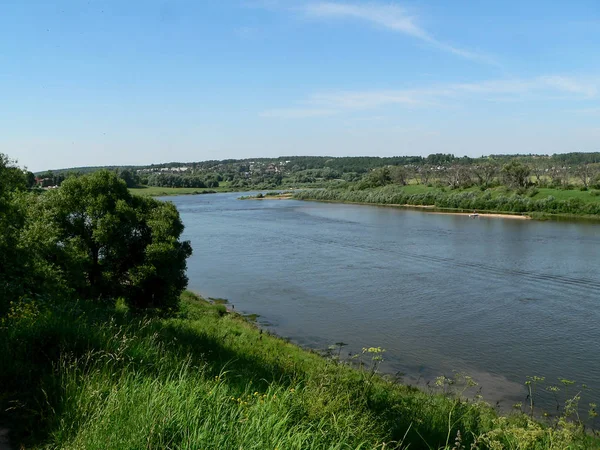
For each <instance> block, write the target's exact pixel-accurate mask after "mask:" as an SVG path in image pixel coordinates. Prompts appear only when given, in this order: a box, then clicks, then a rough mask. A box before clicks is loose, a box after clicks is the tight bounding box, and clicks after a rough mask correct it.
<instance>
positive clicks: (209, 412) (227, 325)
mask: <svg viewBox="0 0 600 450" xmlns="http://www.w3.org/2000/svg"><path fill="white" fill-rule="evenodd" d="M18 311H19V312H18V314H13V315H12V316H11V317H10V318H9V319H6V320H5V321H4V322H3V326H2V328H0V351H2V354H3V357H4V361H3V362H4V364H3V365H1V366H0V386H2V388H1V391H0V392H1V395H0V406H1V407H2V409H1V411H2V413H1V415H0V421H2V422H4V423H8V424H9V425H10V427H11V429H12V431H13V436H15V437H16V438H17V439H16V442H15V444H23V445H24V446H25V447H27V448H61V449H84V448H85V449H107V448H108V449H111V448H115V449H120V448H128V449H138V448H140V449H141V448H150V449H163V448H172V449H174V448H182V449H199V448H201V449H240V448H243V449H252V448H255V449H276V448H278V449H305V448H306V449H358V448H363V449H374V448H381V449H383V448H386V449H387V448H406V447H408V448H410V449H438V448H447V449H450V448H451V447H452V446H453V445H454V444H455V439H456V437H457V435H458V432H460V435H461V440H462V444H463V445H465V447H466V448H470V445H471V443H473V442H474V441H475V442H477V445H478V447H476V448H479V449H484V448H494V449H496V448H498V449H500V448H507V449H547V448H554V449H564V448H570V449H592V448H600V446H599V445H598V441H597V440H594V439H593V438H592V437H591V436H588V435H586V434H585V433H584V432H583V430H582V429H581V428H580V427H579V426H577V425H575V424H574V423H567V422H560V423H557V424H556V425H555V426H546V425H542V424H540V423H538V422H535V421H533V420H532V419H530V418H528V417H527V416H525V415H523V414H515V415H513V416H510V417H499V416H497V414H496V412H495V411H494V410H493V409H492V408H491V407H490V406H488V405H487V404H485V403H484V402H481V401H470V402H467V401H465V400H464V399H462V398H461V396H460V395H459V394H449V393H444V391H446V390H447V389H458V390H460V391H461V392H462V391H463V389H476V388H474V387H470V384H469V380H468V379H467V378H464V377H462V378H458V377H457V380H455V382H453V384H451V385H450V382H449V381H448V380H446V379H442V381H441V383H440V385H441V386H442V387H441V388H439V389H437V390H434V389H433V388H432V392H423V391H420V390H417V389H415V388H412V387H407V386H403V385H399V384H396V383H393V382H391V381H388V380H386V379H385V378H383V377H380V376H379V375H377V374H376V373H375V369H376V368H377V365H378V358H379V357H380V356H381V355H382V353H380V352H379V351H378V350H377V349H374V348H371V349H367V350H366V351H365V352H364V353H363V354H362V355H361V356H360V358H359V359H362V361H363V363H364V366H363V368H362V369H356V368H352V367H350V366H349V365H348V364H343V363H340V362H338V361H337V360H335V359H331V358H329V359H326V358H323V357H321V356H319V355H318V354H316V353H314V352H310V351H306V350H303V349H301V348H300V347H297V346H295V345H293V344H291V343H289V342H287V341H286V340H284V339H280V338H277V337H275V336H271V335H269V334H268V333H265V332H261V331H260V330H259V329H258V328H256V326H254V325H253V324H251V323H249V321H247V320H245V319H244V318H243V317H241V316H240V315H238V314H234V313H227V312H226V311H224V307H223V305H214V304H211V303H210V302H207V301H205V300H203V299H201V298H199V297H197V296H195V295H194V294H191V293H189V292H188V293H185V294H184V295H183V304H182V310H181V312H180V313H179V315H178V317H176V318H159V317H150V316H148V317H143V316H133V315H131V314H130V313H129V312H128V311H127V310H126V308H125V307H124V306H123V305H122V304H119V305H118V306H117V308H114V307H113V308H111V307H108V306H100V305H94V304H90V303H82V304H79V305H55V306H49V305H48V306H46V307H42V306H31V307H30V308H21V309H19V310H18ZM365 344H371V343H365ZM465 382H467V383H466V384H465ZM461 386H463V387H461ZM461 448H462V447H461Z"/></svg>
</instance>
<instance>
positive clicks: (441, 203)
mask: <svg viewBox="0 0 600 450" xmlns="http://www.w3.org/2000/svg"><path fill="white" fill-rule="evenodd" d="M536 194H537V191H536V189H535V188H534V189H531V190H529V191H527V190H526V191H524V192H523V193H521V194H520V193H518V192H510V191H508V190H507V191H506V192H505V193H500V194H496V195H493V194H492V192H491V191H490V190H487V191H483V192H482V191H463V192H453V191H442V190H436V191H431V192H424V193H416V194H409V193H407V192H405V191H404V190H403V189H402V187H400V186H397V185H389V186H385V187H380V188H367V189H314V190H304V191H300V192H297V193H296V194H294V198H296V199H299V200H318V201H331V202H348V203H372V204H380V205H414V206H435V207H437V208H449V209H461V210H468V211H471V210H477V211H496V212H512V213H531V212H540V213H547V214H573V215H599V214H600V202H584V201H583V200H581V199H579V198H570V199H567V200H558V199H556V198H554V197H553V196H548V197H546V198H542V199H534V198H531V197H532V196H535V195H536Z"/></svg>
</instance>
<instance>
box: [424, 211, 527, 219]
mask: <svg viewBox="0 0 600 450" xmlns="http://www.w3.org/2000/svg"><path fill="white" fill-rule="evenodd" d="M428 212H430V213H431V214H448V215H452V216H471V215H472V214H473V213H466V212H444V211H428ZM475 214H477V216H476V217H474V218H478V217H490V218H493V219H519V220H531V217H530V216H518V215H515V214H498V213H479V212H478V213H475Z"/></svg>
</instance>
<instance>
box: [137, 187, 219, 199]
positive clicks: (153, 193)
mask: <svg viewBox="0 0 600 450" xmlns="http://www.w3.org/2000/svg"><path fill="white" fill-rule="evenodd" d="M229 191H230V189H229V188H228V187H227V186H219V187H218V188H206V189H204V188H169V187H157V186H143V187H135V188H129V192H131V193H132V194H135V195H143V196H149V197H164V196H169V195H194V194H203V193H212V192H229Z"/></svg>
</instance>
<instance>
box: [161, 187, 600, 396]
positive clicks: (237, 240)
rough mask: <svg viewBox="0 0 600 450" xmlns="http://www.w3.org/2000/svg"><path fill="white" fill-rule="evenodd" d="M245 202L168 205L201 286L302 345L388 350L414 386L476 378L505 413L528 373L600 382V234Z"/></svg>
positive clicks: (571, 226) (216, 199)
mask: <svg viewBox="0 0 600 450" xmlns="http://www.w3.org/2000/svg"><path fill="white" fill-rule="evenodd" d="M238 196H239V194H216V195H211V196H183V197H175V198H169V199H168V200H171V201H173V202H174V203H175V204H176V205H177V207H178V208H179V210H180V212H181V215H182V218H183V220H184V223H185V225H186V231H185V238H186V239H190V240H191V241H192V246H193V247H194V255H193V256H192V258H191V259H190V261H189V264H188V265H189V269H188V275H189V278H190V285H189V287H190V288H191V289H193V290H196V291H198V292H200V293H202V294H205V295H207V296H212V297H226V298H228V299H229V300H230V301H231V302H232V303H233V304H235V307H236V310H241V311H247V312H253V313H257V314H259V315H260V316H261V319H263V320H265V321H268V323H270V324H271V327H272V328H273V330H274V331H276V332H277V333H278V334H281V335H283V336H288V337H290V338H292V339H293V340H294V341H296V342H298V343H300V344H303V345H307V346H311V347H315V348H326V347H327V346H328V345H330V344H332V343H334V342H339V341H343V342H346V343H348V344H349V345H348V347H344V352H356V351H360V349H361V348H362V347H364V346H380V347H383V348H385V349H386V350H387V353H386V359H387V361H386V365H385V369H386V370H388V371H389V372H390V373H397V372H400V373H404V374H406V375H405V380H406V381H411V382H415V383H417V382H419V383H422V382H423V380H431V379H433V378H435V377H436V376H438V375H441V374H445V375H446V376H451V374H452V371H453V370H454V371H461V372H466V373H468V374H469V375H471V376H473V377H474V378H476V379H477V380H478V381H479V382H480V384H481V385H482V386H483V395H484V396H485V397H486V398H488V399H490V400H493V401H495V400H502V402H503V403H505V404H509V403H511V402H514V401H516V400H522V399H523V392H524V391H523V382H524V381H525V377H526V376H528V375H544V376H546V378H547V379H548V380H557V378H558V377H566V378H570V379H575V380H578V381H579V382H583V383H587V384H588V385H589V386H591V387H594V388H597V387H599V386H600V380H599V375H600V359H599V358H598V357H597V354H598V343H599V342H600V328H599V327H598V326H597V324H598V319H599V316H600V309H599V308H598V301H599V300H600V295H599V292H600V274H599V272H598V270H597V266H598V262H599V257H598V251H599V249H600V225H598V224H595V223H569V222H536V221H520V220H511V219H490V218H484V217H480V218H478V219H470V218H468V217H465V216H453V215H438V214H427V213H424V212H420V211H409V210H402V209H394V208H379V207H372V206H355V205H336V204H321V203H310V202H298V201H293V200H289V201H250V200H249V201H240V200H237V197H238Z"/></svg>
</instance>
